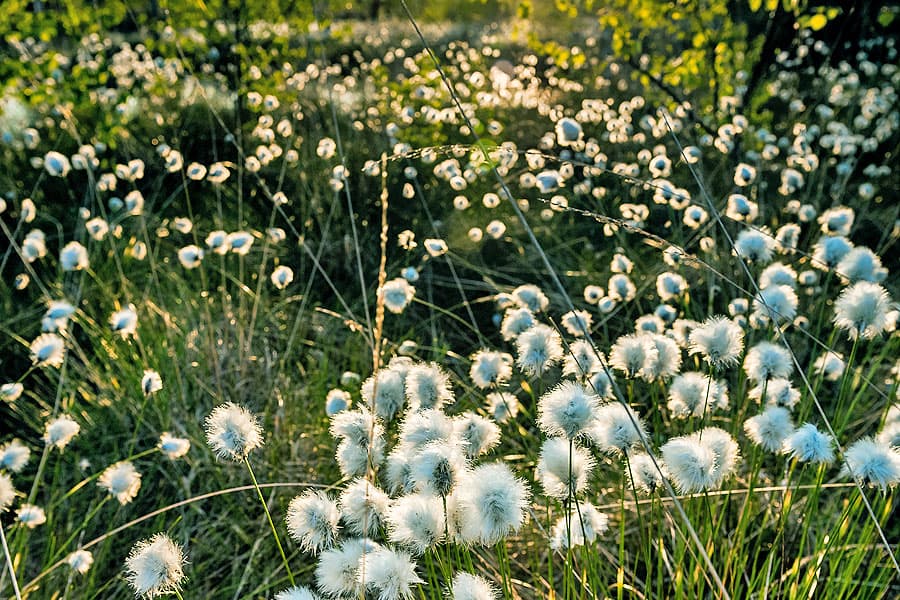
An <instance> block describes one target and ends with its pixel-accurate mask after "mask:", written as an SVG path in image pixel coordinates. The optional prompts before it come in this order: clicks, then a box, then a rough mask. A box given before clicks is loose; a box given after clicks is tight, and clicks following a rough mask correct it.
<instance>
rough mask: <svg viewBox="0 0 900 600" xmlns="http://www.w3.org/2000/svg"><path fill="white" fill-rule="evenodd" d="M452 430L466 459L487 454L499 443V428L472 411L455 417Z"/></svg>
mask: <svg viewBox="0 0 900 600" xmlns="http://www.w3.org/2000/svg"><path fill="white" fill-rule="evenodd" d="M453 430H454V433H455V435H456V438H457V439H458V440H459V443H460V444H461V447H462V450H463V451H464V452H465V454H466V457H468V458H470V459H472V458H477V457H479V456H481V455H483V454H487V453H488V452H490V451H491V450H492V449H493V448H494V447H495V446H496V445H497V444H499V443H500V428H499V427H498V426H497V424H496V423H494V422H493V421H491V420H490V419H488V418H486V417H482V416H481V415H478V414H476V413H474V412H472V411H466V412H464V413H463V414H461V415H459V416H457V417H455V418H454V419H453Z"/></svg>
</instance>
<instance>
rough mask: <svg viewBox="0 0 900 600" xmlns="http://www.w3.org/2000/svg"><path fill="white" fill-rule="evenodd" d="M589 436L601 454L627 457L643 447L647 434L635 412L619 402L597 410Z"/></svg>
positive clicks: (605, 405)
mask: <svg viewBox="0 0 900 600" xmlns="http://www.w3.org/2000/svg"><path fill="white" fill-rule="evenodd" d="M589 435H590V438H591V440H592V441H593V442H594V444H596V445H597V447H598V448H599V449H600V450H602V451H603V452H605V453H607V454H613V455H620V454H625V455H628V454H631V453H632V450H633V449H634V448H638V447H641V446H642V445H643V439H645V438H646V437H647V432H646V430H645V429H644V423H643V421H642V420H641V417H640V415H639V414H638V413H637V411H635V410H634V409H633V408H631V407H630V406H625V405H623V404H621V403H620V402H610V403H609V404H604V405H603V406H601V407H600V408H599V409H598V410H597V414H596V418H595V419H594V424H593V426H592V427H591V429H590V432H589Z"/></svg>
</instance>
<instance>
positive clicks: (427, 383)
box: [406, 363, 454, 410]
mask: <svg viewBox="0 0 900 600" xmlns="http://www.w3.org/2000/svg"><path fill="white" fill-rule="evenodd" d="M406 399H407V400H408V401H409V407H410V409H411V410H419V409H427V408H437V409H440V408H442V407H443V406H444V405H445V404H447V403H452V402H453V401H454V397H453V390H452V389H451V388H450V378H449V377H448V376H447V374H446V373H445V372H444V370H443V369H441V368H440V366H438V365H437V364H436V363H431V364H427V365H415V366H413V367H411V368H410V369H409V370H408V371H407V372H406Z"/></svg>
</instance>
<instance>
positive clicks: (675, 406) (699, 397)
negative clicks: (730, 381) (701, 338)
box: [667, 371, 728, 419]
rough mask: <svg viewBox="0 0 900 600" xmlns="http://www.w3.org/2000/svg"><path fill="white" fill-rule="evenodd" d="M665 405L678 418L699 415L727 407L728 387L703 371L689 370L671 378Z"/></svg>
mask: <svg viewBox="0 0 900 600" xmlns="http://www.w3.org/2000/svg"><path fill="white" fill-rule="evenodd" d="M668 399H669V400H668V403H667V407H668V409H669V412H670V413H671V415H672V416H673V417H675V418H678V419H686V418H688V417H691V416H694V417H701V416H703V415H704V414H707V413H710V412H712V411H713V410H715V409H720V408H727V407H728V388H727V387H726V384H725V382H724V381H714V380H712V379H710V378H709V376H708V375H706V374H704V373H699V372H696V371H689V372H687V373H682V374H681V375H679V376H677V377H676V378H675V379H673V380H672V384H671V385H670V386H669V395H668Z"/></svg>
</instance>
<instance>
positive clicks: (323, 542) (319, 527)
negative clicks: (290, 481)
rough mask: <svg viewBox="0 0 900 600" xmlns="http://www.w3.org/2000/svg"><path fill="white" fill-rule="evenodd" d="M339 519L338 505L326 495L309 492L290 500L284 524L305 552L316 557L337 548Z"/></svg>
mask: <svg viewBox="0 0 900 600" xmlns="http://www.w3.org/2000/svg"><path fill="white" fill-rule="evenodd" d="M340 518H341V513H340V511H339V510H338V507H337V504H336V503H335V502H334V501H333V500H332V499H331V498H329V497H328V496H327V495H326V494H325V493H324V492H315V491H312V490H307V491H305V492H303V493H302V494H300V495H299V496H297V497H295V498H294V499H293V500H291V502H290V504H289V505H288V510H287V516H286V517H285V523H286V524H287V529H288V533H290V534H291V537H292V538H294V540H295V541H297V542H298V543H299V544H300V547H301V548H302V549H303V550H304V551H307V552H311V553H312V554H317V553H318V552H320V551H322V550H325V549H328V548H331V547H332V546H333V545H334V543H335V541H336V540H337V536H338V530H339V529H340V526H339V525H338V521H339V520H340Z"/></svg>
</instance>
